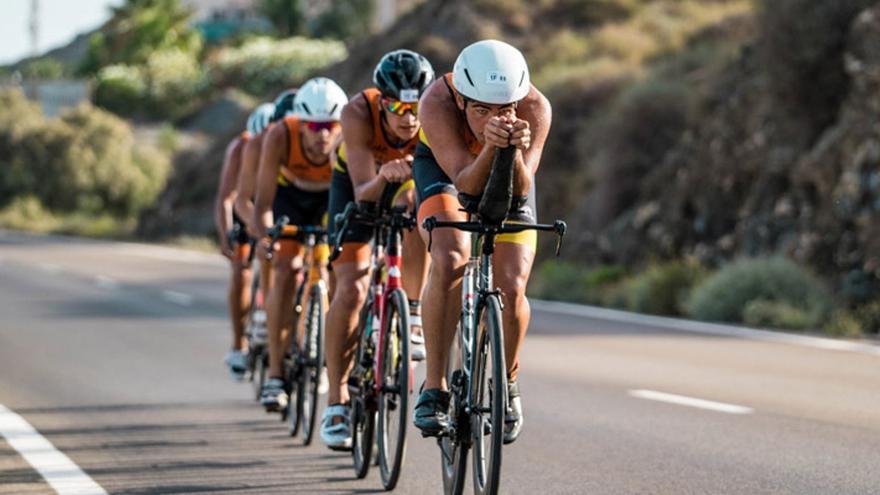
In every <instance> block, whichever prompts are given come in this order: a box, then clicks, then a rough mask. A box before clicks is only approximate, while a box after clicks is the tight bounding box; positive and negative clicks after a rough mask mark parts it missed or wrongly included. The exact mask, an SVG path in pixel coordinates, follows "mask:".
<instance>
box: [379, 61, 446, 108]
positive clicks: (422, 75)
mask: <svg viewBox="0 0 880 495" xmlns="http://www.w3.org/2000/svg"><path fill="white" fill-rule="evenodd" d="M433 80H434V69H433V67H431V62H428V59H426V58H425V57H423V56H421V55H419V54H418V53H416V52H414V51H412V50H394V51H393V52H388V53H386V54H385V55H384V56H383V57H382V60H380V61H379V65H377V66H376V70H375V71H374V72H373V83H374V84H375V85H376V87H377V88H379V91H381V92H382V96H385V97H387V98H394V99H395V100H400V101H403V102H406V103H411V102H415V101H418V99H419V97H420V96H422V92H423V91H424V90H425V89H426V88H427V87H428V85H429V84H431V81H433Z"/></svg>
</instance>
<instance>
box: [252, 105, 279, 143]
mask: <svg viewBox="0 0 880 495" xmlns="http://www.w3.org/2000/svg"><path fill="white" fill-rule="evenodd" d="M274 113H275V104H274V103H263V104H262V105H260V106H258V107H257V108H256V109H254V111H253V112H251V116H250V117H248V120H247V131H248V132H249V133H251V135H252V136H256V135H257V134H259V133H261V132H263V129H265V128H266V126H268V125H269V120H270V119H271V118H272V114H274Z"/></svg>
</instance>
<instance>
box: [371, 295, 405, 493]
mask: <svg viewBox="0 0 880 495" xmlns="http://www.w3.org/2000/svg"><path fill="white" fill-rule="evenodd" d="M386 311H387V314H386V318H385V328H384V336H385V342H384V344H385V345H384V347H385V349H384V351H383V363H382V368H383V369H382V390H381V391H380V396H379V401H378V402H379V407H378V412H377V419H378V421H377V435H378V441H377V445H378V448H379V452H378V457H379V474H380V475H381V478H382V486H383V487H385V490H389V491H390V490H393V489H394V487H395V486H397V481H398V479H399V478H400V471H401V468H402V467H403V459H404V456H405V455H406V429H407V423H408V422H409V421H408V417H409V393H410V386H411V384H410V350H409V345H410V335H409V332H410V322H409V303H408V299H407V297H406V293H405V292H404V291H403V290H402V289H396V290H394V292H392V293H391V294H390V295H389V296H388V299H387V300H386ZM395 322H396V323H397V324H396V325H395ZM392 414H393V415H395V416H396V417H397V431H396V432H392V433H391V435H392V436H396V437H397V438H396V439H395V440H396V441H395V442H394V443H393V446H391V445H389V441H390V440H392V439H391V438H389V432H388V429H389V423H390V419H391V418H390V416H391V415H392ZM389 454H391V456H390V458H389Z"/></svg>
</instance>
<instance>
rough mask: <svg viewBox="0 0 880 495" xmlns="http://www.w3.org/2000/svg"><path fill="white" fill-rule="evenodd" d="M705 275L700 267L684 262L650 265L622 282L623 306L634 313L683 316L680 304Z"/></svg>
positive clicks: (681, 304)
mask: <svg viewBox="0 0 880 495" xmlns="http://www.w3.org/2000/svg"><path fill="white" fill-rule="evenodd" d="M704 276H705V271H704V270H703V269H702V268H701V267H700V266H698V265H695V264H693V263H688V262H683V261H671V262H668V263H662V264H657V265H653V266H650V267H649V268H648V269H647V270H645V271H644V272H642V273H640V274H639V275H637V276H635V277H633V278H632V279H630V280H628V281H627V282H626V283H625V284H623V286H622V289H623V290H624V293H625V304H626V306H625V308H626V309H628V310H630V311H635V312H637V313H648V314H655V315H667V316H679V315H682V314H683V313H684V311H683V303H684V302H685V301H686V300H687V297H688V295H689V294H690V291H691V289H692V288H693V287H694V286H695V285H696V284H697V283H699V282H700V281H701V280H702V279H703V278H704Z"/></svg>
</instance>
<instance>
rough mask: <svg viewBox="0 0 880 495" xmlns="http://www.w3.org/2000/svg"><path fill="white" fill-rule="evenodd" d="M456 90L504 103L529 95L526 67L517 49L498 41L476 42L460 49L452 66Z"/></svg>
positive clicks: (464, 94)
mask: <svg viewBox="0 0 880 495" xmlns="http://www.w3.org/2000/svg"><path fill="white" fill-rule="evenodd" d="M452 84H454V85H455V89H456V90H457V91H458V92H459V93H461V94H462V96H466V97H468V98H470V99H472V100H476V101H479V102H483V103H489V104H492V105H506V104H508V103H513V102H516V101H519V100H522V99H523V98H525V97H526V95H527V94H529V90H530V89H531V84H530V83H529V66H528V64H526V59H525V57H523V54H522V53H520V51H519V50H517V49H516V48H514V47H512V46H511V45H508V44H507V43H505V42H503V41H498V40H483V41H478V42H476V43H474V44H472V45H470V46H468V47H466V48H465V49H464V50H462V51H461V53H460V54H459V55H458V58H457V59H456V60H455V66H453V68H452Z"/></svg>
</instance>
